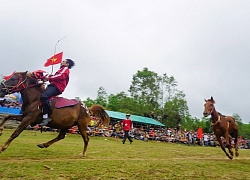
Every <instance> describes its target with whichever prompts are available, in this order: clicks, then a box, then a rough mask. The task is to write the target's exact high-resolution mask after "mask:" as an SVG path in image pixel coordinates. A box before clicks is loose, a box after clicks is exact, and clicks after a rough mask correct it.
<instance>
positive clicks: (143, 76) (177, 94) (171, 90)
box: [83, 67, 250, 138]
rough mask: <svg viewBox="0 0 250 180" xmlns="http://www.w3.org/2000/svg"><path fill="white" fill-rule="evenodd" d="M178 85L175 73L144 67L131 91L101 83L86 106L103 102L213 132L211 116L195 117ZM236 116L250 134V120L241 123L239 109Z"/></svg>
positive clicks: (112, 107)
mask: <svg viewBox="0 0 250 180" xmlns="http://www.w3.org/2000/svg"><path fill="white" fill-rule="evenodd" d="M177 87H178V82H177V80H176V79H175V78H174V76H168V75H167V74H166V73H164V74H163V75H159V74H158V73H156V72H153V71H150V70H149V69H148V68H146V67H145V68H143V69H142V70H141V71H139V70H138V71H137V73H136V74H134V75H133V77H132V82H131V85H130V87H129V89H128V93H129V94H127V93H126V92H124V91H122V92H119V93H117V94H107V92H106V90H105V88H104V87H102V86H101V87H100V88H99V89H98V91H97V97H96V99H91V98H89V97H88V98H87V99H86V100H84V101H83V102H84V103H85V104H86V105H87V106H91V105H92V104H100V105H102V106H103V107H105V108H106V109H108V110H110V111H118V112H126V113H130V114H134V115H138V116H145V117H151V118H153V119H156V120H157V121H160V122H161V123H163V124H165V125H166V127H170V128H173V127H177V126H181V129H186V130H192V131H197V129H198V128H199V127H202V128H203V131H204V132H206V133H211V132H212V129H211V122H210V119H209V118H205V117H202V118H201V119H198V118H196V117H192V116H191V115H190V113H189V109H188V105H187V101H186V99H185V94H184V92H183V91H181V90H179V89H178V88H177ZM233 117H234V118H235V120H236V121H237V124H238V126H239V135H241V136H242V137H243V138H250V123H248V124H244V123H242V119H241V118H240V116H239V115H238V114H236V113H235V114H233Z"/></svg>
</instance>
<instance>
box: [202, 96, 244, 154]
mask: <svg viewBox="0 0 250 180" xmlns="http://www.w3.org/2000/svg"><path fill="white" fill-rule="evenodd" d="M205 102H206V103H205V104H204V107H205V109H204V112H203V115H204V116H205V117H207V116H209V115H211V123H212V128H213V131H214V134H215V136H216V139H217V140H218V142H219V144H220V147H221V149H222V150H223V151H224V152H225V154H226V155H227V156H228V157H229V158H230V159H233V151H232V149H231V148H232V146H231V140H230V137H229V136H231V137H233V138H235V139H234V149H235V156H239V152H238V145H237V142H238V126H237V124H236V122H235V119H234V118H233V117H231V116H223V115H221V114H220V113H219V112H217V111H216V110H215V107H214V104H215V101H214V99H213V97H211V99H208V100H206V99H205ZM221 137H224V138H225V139H226V147H227V148H228V151H229V153H230V154H228V153H227V152H226V149H225V147H224V145H223V143H222V140H221Z"/></svg>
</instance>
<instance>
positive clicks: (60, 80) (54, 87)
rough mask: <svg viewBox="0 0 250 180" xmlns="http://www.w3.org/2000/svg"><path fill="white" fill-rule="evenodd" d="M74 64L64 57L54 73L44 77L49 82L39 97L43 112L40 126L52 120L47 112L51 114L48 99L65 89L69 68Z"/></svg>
mask: <svg viewBox="0 0 250 180" xmlns="http://www.w3.org/2000/svg"><path fill="white" fill-rule="evenodd" d="M74 65H75V63H74V61H72V60H71V59H65V60H63V61H62V62H61V66H60V69H59V70H58V71H57V72H56V73H55V74H54V75H50V76H49V77H46V78H45V81H49V83H50V84H49V85H48V86H47V88H46V89H45V90H44V91H43V93H42V95H41V97H40V100H41V102H42V113H43V121H42V123H41V124H40V126H41V127H42V126H45V125H47V124H48V123H49V122H50V121H51V120H52V119H51V118H50V117H49V114H51V109H50V103H49V99H50V98H51V97H52V96H57V95H59V94H62V92H63V91H64V90H65V88H66V86H67V84H68V82H69V73H70V71H69V69H71V68H72V67H73V66H74Z"/></svg>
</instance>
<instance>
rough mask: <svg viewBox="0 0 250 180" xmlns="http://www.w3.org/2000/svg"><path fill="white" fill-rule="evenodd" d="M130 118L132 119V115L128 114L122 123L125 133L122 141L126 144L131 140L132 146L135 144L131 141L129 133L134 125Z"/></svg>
mask: <svg viewBox="0 0 250 180" xmlns="http://www.w3.org/2000/svg"><path fill="white" fill-rule="evenodd" d="M129 118H130V114H126V119H124V120H123V121H122V126H123V131H124V137H123V140H122V143H123V144H124V143H125V141H126V139H127V138H128V140H129V142H130V144H131V143H132V142H133V140H132V139H131V137H130V135H129V131H130V130H131V128H132V126H133V123H132V120H131V119H129Z"/></svg>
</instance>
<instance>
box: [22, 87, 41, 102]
mask: <svg viewBox="0 0 250 180" xmlns="http://www.w3.org/2000/svg"><path fill="white" fill-rule="evenodd" d="M41 94H42V91H41V89H40V88H39V87H31V88H27V89H25V90H24V91H22V92H21V95H22V99H23V103H24V104H29V103H32V102H36V101H39V102H40V96H41Z"/></svg>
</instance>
